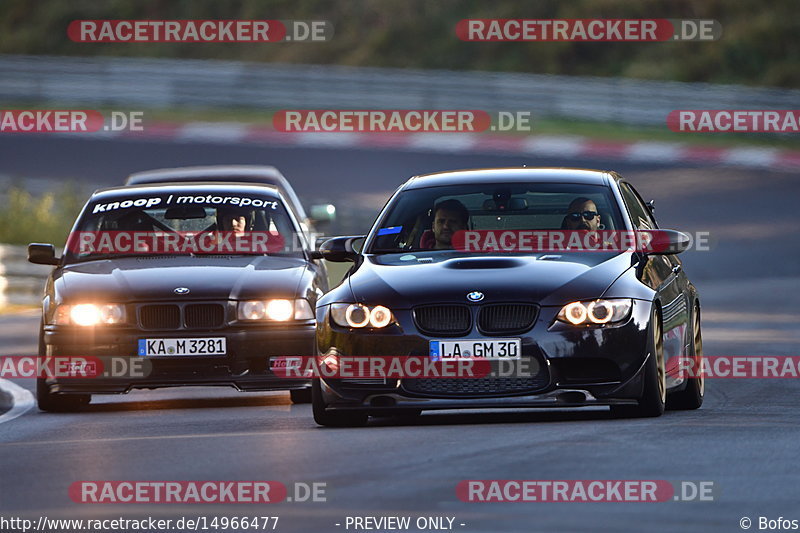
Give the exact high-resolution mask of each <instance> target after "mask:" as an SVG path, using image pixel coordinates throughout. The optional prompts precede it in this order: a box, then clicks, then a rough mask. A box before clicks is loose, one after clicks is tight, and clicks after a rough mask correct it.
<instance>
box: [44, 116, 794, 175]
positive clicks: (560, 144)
mask: <svg viewBox="0 0 800 533" xmlns="http://www.w3.org/2000/svg"><path fill="white" fill-rule="evenodd" d="M58 135H69V136H71V137H73V138H78V137H83V138H110V137H118V138H119V137H121V138H138V139H153V140H171V141H176V142H186V143H195V142H210V143H231V144H236V143H247V144H260V145H265V146H305V147H314V148H382V149H394V150H413V151H420V150H423V151H430V152H444V153H482V154H519V155H535V156H550V157H570V158H572V157H581V158H591V159H609V160H614V161H627V162H635V163H645V162H655V163H672V164H674V163H685V164H711V165H727V166H736V167H749V168H760V169H772V170H799V169H800V150H786V149H779V148H768V147H747V146H741V147H732V148H720V147H716V146H704V145H696V144H687V143H671V142H653V141H640V142H625V141H606V140H598V139H595V138H589V137H579V136H553V135H530V136H513V135H500V134H493V133H361V132H359V133H344V132H331V133H327V132H310V133H285V132H279V131H275V130H274V129H272V128H271V127H269V126H258V125H250V124H243V123H238V122H188V123H168V122H158V123H149V124H145V126H144V130H143V131H138V132H128V131H125V132H110V131H99V132H96V133H90V134H87V133H64V134H58Z"/></svg>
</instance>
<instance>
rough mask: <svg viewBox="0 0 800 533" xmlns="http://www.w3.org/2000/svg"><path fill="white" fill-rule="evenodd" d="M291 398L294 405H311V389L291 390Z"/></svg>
mask: <svg viewBox="0 0 800 533" xmlns="http://www.w3.org/2000/svg"><path fill="white" fill-rule="evenodd" d="M289 396H290V397H291V398H292V403H294V404H302V403H311V387H306V388H305V389H293V390H290V391H289Z"/></svg>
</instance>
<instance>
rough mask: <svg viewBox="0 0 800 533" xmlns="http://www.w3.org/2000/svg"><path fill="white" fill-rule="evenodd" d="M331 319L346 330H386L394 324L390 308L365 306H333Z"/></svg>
mask: <svg viewBox="0 0 800 533" xmlns="http://www.w3.org/2000/svg"><path fill="white" fill-rule="evenodd" d="M331 319H333V322H334V323H336V324H337V325H339V326H342V327H345V328H365V327H367V326H369V327H373V328H385V327H386V326H388V325H389V324H391V323H392V322H394V316H393V315H392V312H391V311H390V310H389V308H388V307H384V306H382V305H376V306H375V307H367V306H366V305H363V304H331Z"/></svg>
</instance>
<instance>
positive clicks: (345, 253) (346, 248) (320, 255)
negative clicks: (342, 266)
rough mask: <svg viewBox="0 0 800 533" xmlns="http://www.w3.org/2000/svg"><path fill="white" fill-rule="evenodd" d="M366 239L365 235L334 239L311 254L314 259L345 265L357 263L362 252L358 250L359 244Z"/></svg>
mask: <svg viewBox="0 0 800 533" xmlns="http://www.w3.org/2000/svg"><path fill="white" fill-rule="evenodd" d="M363 238H364V236H363V235H356V236H351V237H334V238H333V239H328V240H327V241H325V242H324V243H322V246H320V247H319V250H318V251H316V252H313V253H312V254H311V258H312V259H325V260H327V261H333V262H334V263H344V262H347V261H355V260H356V258H357V257H358V255H359V253H360V250H358V244H359V243H358V242H357V241H359V240H362V239H363Z"/></svg>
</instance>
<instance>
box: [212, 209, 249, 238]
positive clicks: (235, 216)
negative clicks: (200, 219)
mask: <svg viewBox="0 0 800 533" xmlns="http://www.w3.org/2000/svg"><path fill="white" fill-rule="evenodd" d="M253 218H254V213H253V210H252V209H242V208H236V207H225V208H218V209H217V227H218V228H219V230H220V231H232V232H234V233H235V234H236V235H244V233H245V232H247V231H251V230H252V229H253Z"/></svg>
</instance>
